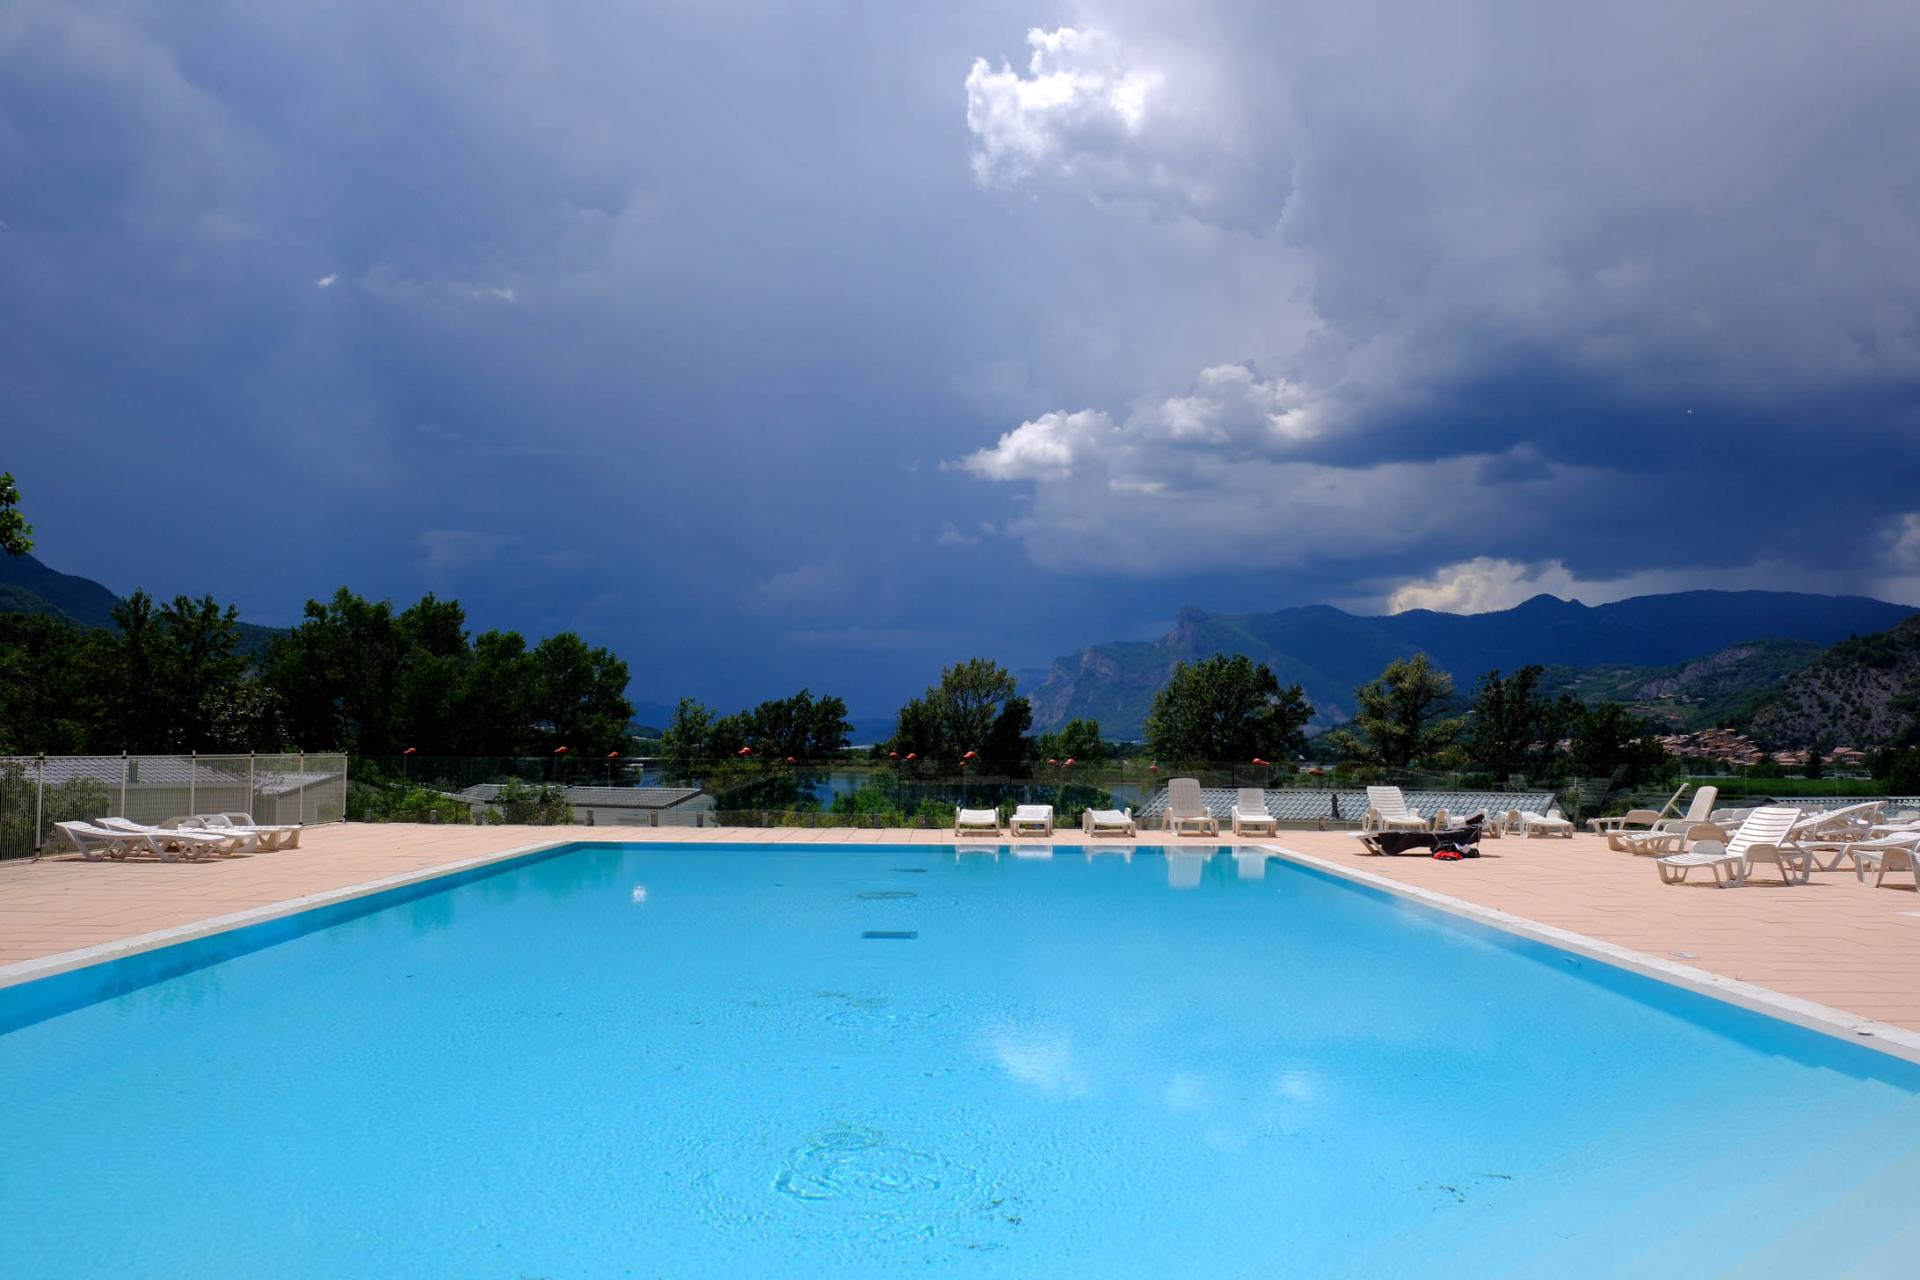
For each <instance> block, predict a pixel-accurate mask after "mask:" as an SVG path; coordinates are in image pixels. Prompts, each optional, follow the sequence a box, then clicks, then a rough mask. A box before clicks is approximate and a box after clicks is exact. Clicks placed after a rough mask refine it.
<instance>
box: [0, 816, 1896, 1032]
mask: <svg viewBox="0 0 1920 1280" xmlns="http://www.w3.org/2000/svg"><path fill="white" fill-rule="evenodd" d="M576 840H577V841H630V842H634V843H641V842H656V841H660V842H684V843H693V844H709V843H756V844H757V843H768V842H778V843H790V844H807V843H817V844H952V843H954V840H953V838H952V836H951V835H950V834H948V833H947V832H944V831H921V830H880V829H831V828H821V829H807V828H798V827H775V828H765V829H757V828H740V827H733V828H712V827H709V828H704V829H689V828H685V827H681V828H665V827H662V828H619V827H568V828H553V827H504V826H502V827H465V826H459V827H456V826H405V825H362V824H337V825H332V826H325V827H315V828H312V829H310V830H309V831H307V832H306V833H305V836H304V838H303V839H302V841H301V846H302V847H301V848H299V849H291V850H282V851H277V852H273V853H264V854H258V855H254V856H251V857H235V858H226V859H208V860H202V861H200V862H185V861H178V862H171V863H163V862H155V861H151V860H148V861H128V862H111V861H102V862H86V861H83V860H82V859H80V858H78V857H75V856H62V857H49V858H44V859H42V860H41V861H39V862H8V863H0V986H4V985H7V984H9V983H11V982H18V981H24V980H27V979H29V978H33V977H37V976H41V975H42V974H44V973H47V972H53V971H56V970H57V969H58V968H66V967H71V966H72V965H73V964H74V963H83V962H87V961H90V960H92V959H96V958H104V957H105V956H107V955H111V954H115V953H118V952H120V951H122V950H139V949H143V948H144V947H146V946H151V945H159V944H160V943H161V942H162V941H172V940H177V939H178V938H182V937H191V936H195V935H196V934H200V933H208V932H215V931H217V930H218V929H220V928H225V927H231V925H232V924H233V923H237V921H235V920H233V919H232V918H231V917H233V916H235V915H236V914H238V915H240V916H241V917H242V918H243V919H253V918H261V917H264V916H271V915H276V914H285V913H287V912H290V911H294V910H299V909H302V908H303V907H306V906H309V905H317V903H318V902H319V901H321V900H324V899H326V898H329V897H340V896H345V897H351V896H354V895H355V894H357V893H359V892H366V891H370V887H385V886H386V885H388V884H391V883H394V882H396V880H404V879H419V878H425V877H428V876H431V875H434V874H439V873H441V872H443V871H445V870H447V869H450V868H452V867H454V866H456V865H470V864H473V863H476V862H487V861H492V860H494V859H496V858H499V857H503V856H506V855H508V854H510V853H513V852H518V851H524V850H527V849H531V848H538V847H541V846H543V845H550V844H554V843H558V842H563V841H576ZM962 843H967V844H991V843H995V842H992V841H963V842H962ZM1020 843H1023V844H1027V843H1037V842H1034V841H1027V840H1022V841H1020ZM1053 843H1057V844H1080V843H1083V838H1082V837H1081V836H1080V834H1079V832H1077V831H1076V832H1063V833H1061V834H1060V835H1059V836H1058V837H1056V838H1055V840H1054V841H1053ZM1138 843H1140V844H1142V845H1155V844H1178V845H1188V846H1193V847H1212V846H1217V845H1221V844H1232V843H1236V842H1235V841H1233V840H1232V839H1230V838H1223V839H1220V840H1210V839H1196V838H1190V837H1189V838H1182V839H1179V840H1171V839H1168V838H1167V837H1165V836H1163V835H1161V834H1160V833H1158V832H1143V833H1142V834H1141V837H1140V839H1139V841H1138ZM1238 843H1244V844H1247V845H1249V846H1253V845H1259V846H1265V847H1268V848H1274V849H1279V850H1285V851H1290V852H1292V853H1295V854H1298V855H1301V856H1302V857H1303V858H1304V859H1306V860H1310V861H1314V862H1317V863H1320V864H1322V865H1326V866H1330V867H1331V868H1333V869H1335V870H1337V871H1340V872H1343V873H1359V874H1360V875H1362V876H1372V877H1378V878H1380V879H1381V880H1384V881H1387V882H1390V883H1391V884H1392V885H1394V886H1397V887H1399V888H1401V889H1405V890H1412V891H1415V892H1424V893H1429V894H1439V895H1444V896H1445V897H1447V898H1450V899H1455V900H1458V901H1460V902H1464V903H1467V904H1472V905H1473V906H1474V907H1477V908H1482V909H1487V910H1491V911H1494V912H1503V913H1507V914H1508V915H1511V916H1516V917H1520V918H1521V919H1522V920H1524V921H1530V922H1533V923H1534V924H1537V925H1542V926H1545V927H1546V928H1547V929H1549V930H1564V931H1568V932H1571V933H1574V934H1578V935H1582V936H1583V937H1584V938H1588V939H1593V940H1595V941H1597V942H1599V943H1602V944H1608V945H1610V946H1611V947H1617V948H1625V949H1627V950H1629V951H1632V952H1635V953H1638V954H1639V955H1640V956H1644V957H1647V958H1648V959H1650V960H1651V961H1653V962H1656V967H1658V965H1661V964H1664V965H1668V966H1686V967H1689V968H1691V969H1693V970H1704V971H1706V972H1707V973H1709V974H1713V975H1717V976H1718V977H1719V978H1722V979H1733V980H1735V981H1737V982H1743V983H1749V984H1753V985H1755V986H1758V987H1763V988H1766V989H1768V990H1770V991H1773V992H1779V993H1782V994H1785V995H1787V996H1790V997H1795V998H1797V999H1799V1000H1803V1001H1811V1002H1813V1003H1815V1004H1818V1005H1823V1006H1827V1007H1829V1008H1831V1009H1837V1010H1841V1011H1844V1012H1846V1013H1849V1014H1852V1015H1855V1016H1856V1017H1859V1018H1865V1019H1872V1020H1874V1021H1877V1022H1881V1023H1888V1024H1892V1025H1893V1026H1894V1027H1899V1028H1904V1029H1906V1030H1908V1031H1913V1032H1920V982H1916V981H1915V980H1914V975H1916V974H1920V895H1917V894H1916V893H1915V892H1914V890H1913V884H1912V877H1910V876H1907V875H1905V874H1899V875H1896V876H1889V877H1888V884H1887V887H1884V888H1880V889H1875V888H1874V887H1873V885H1872V882H1871V881H1870V880H1869V882H1868V883H1867V884H1864V885H1862V884H1859V883H1857V882H1856V881H1855V879H1854V875H1853V872H1852V871H1851V870H1847V871H1838V872H1816V873H1815V874H1814V877H1813V882H1812V883H1811V884H1808V885H1796V886H1793V887H1791V888H1789V887H1787V886H1784V885H1782V884H1781V883H1780V881H1779V878H1778V876H1777V875H1775V874H1774V873H1773V871H1772V869H1771V868H1765V869H1762V870H1761V871H1760V872H1758V873H1757V874H1756V875H1755V878H1754V880H1753V881H1752V882H1751V883H1750V884H1749V885H1748V886H1746V887H1744V888H1740V889H1730V890H1724V891H1723V890H1718V889H1715V888H1714V887H1713V886H1712V881H1711V879H1710V878H1709V879H1705V880H1701V881H1700V882H1699V883H1697V884H1688V885H1684V886H1673V885H1663V884H1661V883H1660V882H1659V878H1658V876H1657V875H1656V874H1655V871H1654V866H1653V861H1652V859H1650V858H1636V857H1633V856H1632V855H1630V854H1625V853H1617V852H1614V851H1612V850H1609V849H1608V848H1607V847H1606V845H1605V842H1604V841H1602V840H1600V839H1599V838H1598V837H1595V836H1588V835H1580V836H1576V837H1574V838H1573V839H1571V840H1564V839H1531V840H1525V839H1516V838H1512V837H1509V838H1507V839H1505V840H1490V841H1487V842H1486V843H1484V844H1483V845H1482V846H1481V848H1482V852H1483V855H1484V856H1482V857H1481V858H1479V859H1477V860H1469V861H1463V862H1452V863H1444V862H1435V861H1433V860H1432V859H1430V858H1420V857H1403V858H1376V857H1369V856H1366V855H1365V854H1363V853H1362V852H1361V851H1360V844H1359V842H1358V841H1357V840H1354V839H1352V838H1350V837H1349V836H1347V835H1345V834H1342V833H1338V832H1317V831H1283V832H1281V833H1280V835H1279V836H1278V837H1277V838H1270V837H1269V838H1261V839H1258V840H1248V841H1242V842H1238ZM1702 874H1703V873H1699V872H1696V873H1695V879H1696V880H1699V878H1700V876H1701V875H1702ZM1896 880H1897V882H1898V886H1899V887H1898V888H1895V887H1894V884H1895V882H1896ZM158 933H167V934H168V935H169V936H168V937H166V938H165V939H156V938H150V937H149V936H148V935H153V934H158ZM82 949H94V950H92V951H90V952H89V953H88V954H87V955H86V956H85V957H69V956H68V953H71V952H75V951H79V950H82ZM54 957H62V959H60V960H54V959H53V958H54ZM49 962H51V964H50V963H49Z"/></svg>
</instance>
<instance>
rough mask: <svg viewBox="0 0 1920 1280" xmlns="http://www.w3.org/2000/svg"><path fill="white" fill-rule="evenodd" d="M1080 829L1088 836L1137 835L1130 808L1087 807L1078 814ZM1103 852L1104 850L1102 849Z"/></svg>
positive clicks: (1137, 831) (1137, 830)
mask: <svg viewBox="0 0 1920 1280" xmlns="http://www.w3.org/2000/svg"><path fill="white" fill-rule="evenodd" d="M1080 830H1081V831H1082V832H1083V833H1085V834H1086V835H1090V836H1137V835H1139V834H1140V832H1139V829H1138V827H1136V826H1135V825H1134V821H1133V810H1132V809H1088V810H1086V811H1084V812H1083V813H1081V815H1080ZM1102 852H1105V850H1102Z"/></svg>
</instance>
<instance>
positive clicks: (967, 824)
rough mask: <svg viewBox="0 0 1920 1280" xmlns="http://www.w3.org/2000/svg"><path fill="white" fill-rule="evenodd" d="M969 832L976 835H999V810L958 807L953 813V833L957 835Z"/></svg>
mask: <svg viewBox="0 0 1920 1280" xmlns="http://www.w3.org/2000/svg"><path fill="white" fill-rule="evenodd" d="M967 832H972V833H974V834H975V835H981V834H986V835H996V836H997V835H999V834H1000V814H999V811H998V810H995V809H956V810H955V811H954V815H953V834H955V835H956V836H957V835H963V834H965V833H967Z"/></svg>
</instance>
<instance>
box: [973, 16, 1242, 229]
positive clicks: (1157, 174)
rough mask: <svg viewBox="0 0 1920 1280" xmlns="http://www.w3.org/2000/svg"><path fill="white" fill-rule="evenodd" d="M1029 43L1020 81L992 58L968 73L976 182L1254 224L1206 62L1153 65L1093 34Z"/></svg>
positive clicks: (1072, 32)
mask: <svg viewBox="0 0 1920 1280" xmlns="http://www.w3.org/2000/svg"><path fill="white" fill-rule="evenodd" d="M1027 44H1028V45H1029V46H1030V47H1031V48H1032V50H1033V52H1032V55H1031V56H1030V57H1029V58H1028V60H1027V73H1026V74H1025V75H1022V74H1021V73H1020V72H1019V71H1017V70H1015V69H1014V68H1013V67H1012V66H1011V65H1010V64H1008V63H1007V62H1005V61H1002V62H1001V63H1000V65H999V66H998V67H997V68H996V67H995V66H994V65H993V64H991V63H989V62H988V61H987V60H986V59H985V58H976V59H974V62H973V66H972V68H971V69H970V70H969V71H968V72H967V81H966V88H967V128H968V129H969V130H971V131H972V134H973V139H974V146H973V154H972V162H973V172H974V176H975V177H976V178H977V179H978V180H979V181H980V182H981V183H983V184H985V185H988V186H1007V185H1012V184H1015V183H1018V182H1021V181H1023V180H1030V179H1033V178H1035V177H1040V176H1058V177H1061V178H1064V179H1066V180H1067V181H1069V182H1071V183H1073V184H1075V185H1078V186H1080V187H1082V188H1084V189H1085V190H1086V191H1087V192H1089V193H1090V194H1091V195H1093V196H1094V197H1095V198H1096V199H1102V200H1112V201H1116V202H1125V203H1138V204H1141V205H1145V206H1148V207H1151V208H1153V209H1155V210H1157V211H1159V212H1163V213H1179V214H1185V215H1188V216H1191V217H1195V218H1199V219H1203V220H1215V221H1221V222H1226V223H1239V222H1242V221H1246V220H1247V219H1249V218H1250V217H1255V216H1256V214H1255V212H1254V211H1252V210H1250V209H1249V208H1248V207H1247V204H1246V196H1247V194H1248V192H1247V189H1246V185H1247V184H1246V182H1245V180H1244V177H1243V157H1242V156H1240V155H1239V154H1238V152H1237V149H1236V148H1235V146H1234V145H1233V142H1232V139H1233V138H1234V137H1236V136H1237V135H1238V134H1239V133H1240V129H1239V125H1238V111H1237V110H1236V109H1235V107H1234V104H1233V103H1232V101H1231V100H1230V99H1221V98H1217V97H1216V96H1215V95H1214V94H1213V92H1212V88H1213V84H1214V82H1213V81H1212V80H1211V78H1210V77H1209V75H1208V74H1207V68H1206V64H1205V63H1204V62H1200V61H1195V62H1191V63H1187V64H1185V65H1180V61H1181V60H1180V51H1179V50H1177V49H1169V50H1166V51H1165V56H1164V58H1163V57H1156V56H1153V55H1149V54H1147V53H1145V52H1144V51H1142V50H1141V49H1138V48H1130V47H1128V46H1126V45H1125V44H1123V43H1122V42H1121V41H1120V40H1118V39H1116V38H1115V37H1114V36H1113V35H1112V34H1110V33H1109V32H1107V31H1104V30H1101V29H1099V28H1097V27H1088V28H1084V29H1082V28H1074V27H1069V26H1062V27H1058V28H1055V29H1054V30H1051V31H1049V30H1045V29H1042V28H1039V27H1035V28H1033V29H1032V30H1030V31H1028V32H1027ZM1167 60H1171V61H1172V62H1173V64H1174V69H1173V70H1172V71H1169V70H1168V69H1167ZM1277 210H1278V206H1277V204H1275V205H1271V206H1269V207H1268V208H1267V209H1266V210H1265V214H1266V216H1268V217H1271V216H1272V214H1273V213H1275V212H1277Z"/></svg>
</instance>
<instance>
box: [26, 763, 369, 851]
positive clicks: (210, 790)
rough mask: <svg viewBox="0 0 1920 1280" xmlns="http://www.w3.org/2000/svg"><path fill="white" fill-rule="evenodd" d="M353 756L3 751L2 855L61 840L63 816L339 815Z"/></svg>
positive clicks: (279, 819)
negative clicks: (8, 754) (26, 753)
mask: <svg viewBox="0 0 1920 1280" xmlns="http://www.w3.org/2000/svg"><path fill="white" fill-rule="evenodd" d="M346 806H347V758H346V756H344V755H341V754H338V753H329V754H324V755H308V754H289V755H271V756H268V755H244V756H202V755H185V756H129V755H119V756H12V757H0V858H19V857H25V856H28V855H30V854H32V853H34V852H36V851H37V850H39V849H40V848H41V846H43V845H48V846H52V845H57V844H58V843H59V841H60V833H59V832H58V831H56V830H54V826H53V824H54V823H56V822H69V821H76V820H77V821H87V820H91V819H96V818H131V819H132V820H133V821H135V822H146V823H158V822H162V821H164V820H166V819H168V818H177V817H182V816H184V815H187V814H194V813H250V814H252V815H253V818H254V821H256V822H262V823H287V822H304V823H308V824H312V823H318V822H339V821H340V820H341V819H342V818H343V817H345V816H346Z"/></svg>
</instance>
